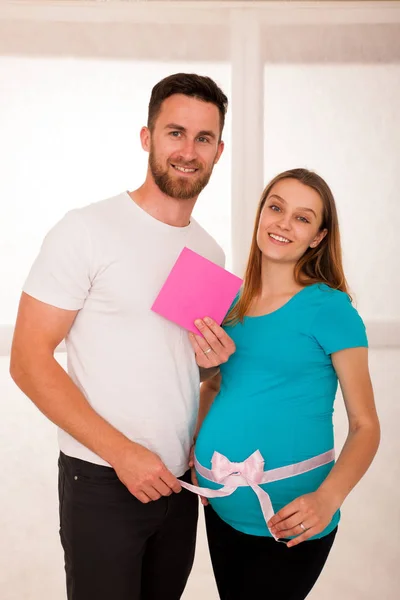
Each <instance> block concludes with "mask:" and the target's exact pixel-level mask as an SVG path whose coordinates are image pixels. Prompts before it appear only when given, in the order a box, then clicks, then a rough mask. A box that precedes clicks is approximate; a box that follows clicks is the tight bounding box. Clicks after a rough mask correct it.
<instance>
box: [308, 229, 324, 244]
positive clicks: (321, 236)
mask: <svg viewBox="0 0 400 600" xmlns="http://www.w3.org/2000/svg"><path fill="white" fill-rule="evenodd" d="M327 233H328V230H327V229H322V230H321V231H319V232H318V234H317V235H316V236H315V238H314V239H313V241H312V242H311V244H310V248H316V247H317V246H319V244H320V243H321V242H322V240H323V239H324V237H325V236H326V234H327Z"/></svg>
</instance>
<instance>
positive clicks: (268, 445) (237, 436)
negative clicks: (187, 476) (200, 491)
mask: <svg viewBox="0 0 400 600" xmlns="http://www.w3.org/2000/svg"><path fill="white" fill-rule="evenodd" d="M298 425H300V426H299V427H294V426H293V427H291V428H287V429H286V431H281V430H280V429H279V427H275V426H274V423H273V422H271V421H270V420H268V419H263V420H262V419H260V418H258V419H256V418H250V419H249V418H246V417H245V418H242V419H241V420H240V423H239V422H238V421H237V420H235V419H230V417H229V414H228V415H226V417H225V418H224V419H223V420H220V419H216V418H214V416H213V415H212V413H211V414H210V415H209V418H207V419H206V420H205V422H204V425H203V427H202V429H201V431H200V433H199V436H198V439H197V442H196V448H195V454H196V458H197V460H198V461H199V463H200V464H201V465H202V466H203V467H205V468H207V469H210V468H211V459H212V456H213V454H214V452H215V451H217V452H219V453H220V454H223V455H224V456H226V457H227V458H228V459H229V460H230V461H231V462H243V461H245V460H246V459H247V458H248V457H249V456H250V455H251V454H253V452H255V451H256V450H259V451H260V453H261V454H262V457H263V459H264V461H265V463H264V470H265V471H267V470H270V469H276V468H279V467H284V466H287V465H292V464H294V463H298V462H301V461H303V460H307V459H310V458H312V457H314V456H317V455H319V454H322V453H324V452H327V451H328V450H331V449H332V447H333V436H332V432H331V428H330V427H329V422H328V423H325V424H324V423H321V421H320V420H319V422H318V427H317V428H316V427H315V423H314V424H313V423H311V422H310V421H309V422H308V423H303V424H301V423H300V424H299V423H298ZM332 466H333V462H330V463H329V464H327V465H324V466H320V467H317V468H315V469H312V470H310V471H308V472H306V473H303V474H301V475H296V476H292V477H288V478H286V479H282V480H279V481H275V482H271V483H267V484H262V485H261V487H262V488H263V489H264V490H265V491H266V492H267V493H268V495H269V496H270V499H271V502H272V506H273V509H274V512H277V511H278V510H280V509H281V508H283V507H284V506H286V505H287V504H289V502H291V501H292V500H294V499H295V498H297V497H299V496H301V495H303V494H307V493H310V492H313V491H315V490H316V489H317V488H318V487H319V486H320V484H321V483H322V482H323V481H324V479H325V478H326V476H327V475H328V473H329V471H330V470H331V468H332ZM198 479H199V484H200V486H202V487H208V488H211V489H219V488H220V487H221V485H219V484H217V483H214V482H211V481H209V480H208V479H206V478H205V477H202V476H201V474H199V473H198ZM210 503H211V505H212V506H213V508H214V509H215V510H216V512H217V513H218V514H219V516H220V517H221V518H222V519H223V520H224V521H225V522H227V523H228V524H230V525H231V526H232V527H234V528H235V529H238V530H239V531H243V532H245V533H250V534H252V535H264V536H268V535H270V534H269V531H268V528H267V527H266V524H265V521H264V519H263V515H262V512H261V508H260V504H259V501H258V498H257V496H256V494H255V493H254V491H253V490H252V488H251V487H240V488H238V489H237V490H236V491H235V492H234V493H233V494H232V495H231V496H227V497H223V498H214V499H210Z"/></svg>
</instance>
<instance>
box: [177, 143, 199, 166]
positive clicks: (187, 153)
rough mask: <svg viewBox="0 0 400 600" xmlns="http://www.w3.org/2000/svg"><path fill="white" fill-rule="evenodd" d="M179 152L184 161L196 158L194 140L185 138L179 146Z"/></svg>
mask: <svg viewBox="0 0 400 600" xmlns="http://www.w3.org/2000/svg"><path fill="white" fill-rule="evenodd" d="M179 154H180V155H181V156H182V158H183V159H184V160H185V161H186V162H190V161H191V160H194V159H195V158H196V146H195V142H194V140H188V139H185V140H184V141H183V143H182V146H181V147H180V151H179Z"/></svg>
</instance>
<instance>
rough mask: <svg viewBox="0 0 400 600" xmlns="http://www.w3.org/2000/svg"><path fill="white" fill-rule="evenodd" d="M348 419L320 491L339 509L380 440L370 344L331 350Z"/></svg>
mask: <svg viewBox="0 0 400 600" xmlns="http://www.w3.org/2000/svg"><path fill="white" fill-rule="evenodd" d="M332 363H333V366H334V368H335V371H336V373H337V376H338V378H339V382H340V387H341V389H342V393H343V399H344V402H345V406H346V412H347V417H348V420H349V432H348V435H347V439H346V442H345V444H344V446H343V448H342V451H341V453H340V455H339V458H338V460H337V462H336V464H335V466H334V467H333V469H332V471H331V472H330V473H329V475H328V477H327V478H326V479H325V481H324V482H323V483H322V485H321V486H320V488H319V492H320V493H321V494H324V495H325V496H326V497H327V498H330V502H331V503H332V505H333V508H334V510H335V511H336V510H337V509H338V508H339V507H340V506H341V505H342V503H343V501H344V499H345V498H346V496H347V495H348V494H349V493H350V492H351V490H352V489H353V488H354V486H355V485H356V484H357V483H358V482H359V481H360V479H361V477H362V476H363V475H364V474H365V472H366V471H367V469H368V467H369V466H370V464H371V462H372V460H373V458H374V456H375V454H376V451H377V449H378V446H379V440H380V427H379V420H378V415H377V413H376V408H375V402H374V394H373V390H372V384H371V379H370V376H369V370H368V351H367V348H351V349H348V350H342V351H341V352H335V353H334V354H332Z"/></svg>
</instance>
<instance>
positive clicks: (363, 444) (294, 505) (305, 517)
mask: <svg viewBox="0 0 400 600" xmlns="http://www.w3.org/2000/svg"><path fill="white" fill-rule="evenodd" d="M332 363H333V366H334V368H335V371H336V373H337V376H338V379H339V382H340V387H341V389H342V393H343V399H344V402H345V407H346V412H347V417H348V421H349V432H348V435H347V439H346V442H345V444H344V446H343V449H342V451H341V453H340V455H339V458H338V460H337V462H336V464H335V465H334V467H333V468H332V470H331V472H330V473H329V475H328V476H327V478H326V479H325V480H324V482H323V483H322V484H321V485H320V487H319V488H318V490H317V491H316V492H314V493H311V494H306V495H304V496H301V497H300V498H296V500H293V502H291V503H290V504H288V505H287V506H285V507H284V508H283V509H282V510H280V511H279V512H278V513H276V515H274V516H273V517H272V519H271V520H270V521H269V526H270V527H271V530H272V531H273V533H274V534H277V535H278V536H279V537H291V536H297V537H296V538H295V539H293V540H291V542H290V543H288V546H294V545H296V544H299V543H300V542H303V541H304V540H307V539H308V538H310V537H312V536H314V535H316V534H318V533H320V532H321V531H323V530H324V529H325V527H327V525H328V524H329V523H330V521H331V519H332V516H333V515H334V513H335V512H336V510H337V509H338V508H340V506H341V505H342V503H343V501H344V500H345V498H346V496H347V495H348V494H349V493H350V492H351V490H352V489H353V488H354V486H355V485H356V484H357V483H358V482H359V481H360V479H361V477H362V476H363V475H364V474H365V472H366V471H367V469H368V467H369V466H370V464H371V462H372V460H373V458H374V456H375V454H376V451H377V449H378V446H379V439H380V428H379V420H378V416H377V413H376V408H375V402H374V394H373V390H372V384H371V379H370V375H369V370H368V351H367V348H349V349H346V350H341V351H340V352H335V353H333V354H332ZM300 524H303V526H304V527H305V528H306V531H304V529H303V527H302V526H301V525H300Z"/></svg>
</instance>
